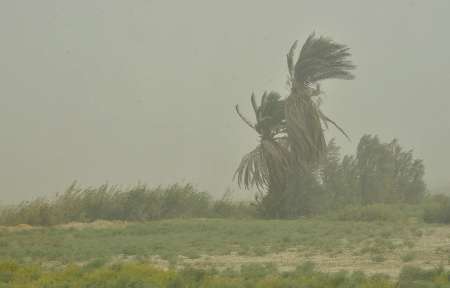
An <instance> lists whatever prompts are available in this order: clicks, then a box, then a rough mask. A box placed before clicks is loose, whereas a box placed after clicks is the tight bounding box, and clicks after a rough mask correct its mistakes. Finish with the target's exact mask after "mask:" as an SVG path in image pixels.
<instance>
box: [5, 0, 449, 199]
mask: <svg viewBox="0 0 450 288" xmlns="http://www.w3.org/2000/svg"><path fill="white" fill-rule="evenodd" d="M449 12H450V2H448V1H427V2H425V1H410V0H409V1H395V2H393V1H376V2H375V1H346V2H345V4H343V3H337V2H335V1H314V2H313V1H282V2H280V1H270V2H269V1H264V2H263V1H245V3H243V2H242V1H226V2H225V1H221V2H219V1H189V3H188V1H186V2H184V1H131V2H130V1H121V2H119V1H71V2H68V1H66V2H62V1H2V2H1V3H0V36H1V38H0V39H1V40H0V41H1V49H0V131H1V143H0V175H1V176H0V180H1V181H0V183H1V187H0V189H1V195H2V201H4V202H17V201H20V200H24V199H30V198H32V197H36V196H43V195H52V194H54V193H56V192H60V191H62V190H63V189H64V188H65V187H67V185H69V184H70V183H71V182H72V181H73V180H78V181H79V182H80V183H82V184H83V185H100V184H103V183H105V182H109V183H112V184H122V185H132V184H135V183H138V182H141V183H148V184H149V185H159V184H162V185H165V184H170V183H174V182H177V181H181V182H183V181H185V182H192V183H194V184H196V185H197V186H198V187H199V188H200V189H202V190H205V191H208V192H210V193H211V194H213V195H216V196H220V195H221V194H222V193H223V192H225V190H226V189H227V188H230V189H232V190H235V191H236V193H235V194H236V196H237V197H247V196H248V195H249V192H246V191H240V190H239V189H238V188H237V187H236V185H235V184H234V182H233V181H232V176H233V172H234V170H235V168H236V166H237V164H238V163H239V161H240V159H241V156H242V155H243V154H244V153H246V152H248V151H249V150H250V149H251V148H252V147H253V146H254V145H255V141H256V140H257V138H256V135H253V134H252V133H249V131H248V128H247V127H245V125H243V124H242V122H241V121H240V120H239V119H238V117H237V116H236V115H235V113H234V110H233V109H234V105H235V104H240V105H241V106H242V107H243V111H244V112H245V114H248V115H250V114H249V112H250V110H248V109H249V105H247V104H248V97H249V96H250V94H251V92H253V91H254V92H255V93H256V94H258V95H260V94H261V93H262V92H263V91H264V90H269V91H270V90H276V91H279V92H283V93H285V94H286V93H287V91H288V88H287V87H286V83H285V81H286V78H287V71H286V64H285V55H286V53H287V49H288V47H289V46H290V45H291V44H292V42H293V41H294V40H297V39H299V40H300V41H303V40H304V39H305V38H306V37H307V36H308V35H309V33H310V32H311V31H316V32H317V33H318V34H321V35H322V34H323V35H327V36H330V37H332V38H333V39H335V40H336V41H338V42H340V43H345V44H347V45H348V46H349V47H351V52H352V55H353V56H352V59H353V61H354V63H356V64H357V70H356V71H355V75H356V79H355V80H353V81H351V82H346V81H329V82H325V83H324V86H325V89H324V90H325V91H329V92H328V94H326V95H325V96H324V98H325V101H324V110H325V111H326V112H327V113H328V115H330V116H332V117H333V118H335V119H338V120H339V122H340V124H341V125H342V126H343V127H345V128H346V131H347V132H348V133H349V134H350V137H351V138H352V141H351V142H348V141H347V140H346V139H345V137H343V136H341V135H339V134H338V133H336V132H334V131H333V130H332V129H330V131H329V132H327V136H328V138H331V137H336V141H337V143H338V144H339V145H340V146H342V147H343V150H344V151H343V152H345V153H353V152H354V150H355V147H356V145H357V143H358V139H359V138H360V137H361V136H362V135H363V134H365V133H371V134H378V135H379V136H380V138H382V139H383V140H386V141H387V140H390V139H392V138H394V137H395V138H398V139H399V140H400V142H401V143H402V145H403V146H404V147H406V148H410V149H413V150H414V154H415V156H416V157H418V158H421V159H424V163H425V166H426V173H427V174H426V180H427V184H428V186H429V187H430V188H433V187H440V186H445V185H448V184H449V183H450V180H449V179H448V171H447V168H448V163H449V162H450V153H449V152H448V147H450V127H449V126H450V124H449V123H450V122H449V119H448V117H449V112H450V100H449V99H450V98H449V97H448V88H447V83H448V82H449V81H450V57H448V51H450V38H449V37H448V36H447V35H448V27H450V20H449V17H448V15H449Z"/></svg>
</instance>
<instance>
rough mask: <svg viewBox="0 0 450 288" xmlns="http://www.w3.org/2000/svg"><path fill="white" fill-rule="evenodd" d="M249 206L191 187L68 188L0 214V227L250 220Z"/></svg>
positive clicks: (5, 209) (10, 208)
mask: <svg viewBox="0 0 450 288" xmlns="http://www.w3.org/2000/svg"><path fill="white" fill-rule="evenodd" d="M254 210H255V209H254V207H252V206H251V205H250V204H249V203H235V202H232V201H231V200H230V198H229V197H228V196H227V195H225V197H223V198H222V199H220V200H213V199H212V198H211V197H210V196H209V195H208V194H207V193H205V192H200V191H197V190H196V189H195V188H194V187H193V186H192V185H189V184H187V185H178V184H175V185H172V186H170V187H166V188H163V187H157V188H153V189H150V188H148V187H146V186H144V185H138V186H135V187H131V188H129V189H126V190H122V189H120V188H119V187H116V186H108V185H102V186H100V187H97V188H86V189H82V188H79V187H78V186H77V185H76V183H74V184H72V185H71V186H70V187H69V188H68V189H67V190H66V191H65V192H64V193H62V194H59V195H56V197H55V198H54V199H52V200H49V199H46V198H38V199H35V200H32V201H26V202H23V203H21V204H20V205H17V206H11V207H8V208H4V209H2V210H0V225H17V224H29V225H38V226H49V225H56V224H61V223H68V222H92V221H95V220H99V219H102V220H124V221H145V220H157V219H168V218H189V217H190V218H192V217H232V218H233V217H234V218H245V217H252V216H253V215H254V214H255V212H254Z"/></svg>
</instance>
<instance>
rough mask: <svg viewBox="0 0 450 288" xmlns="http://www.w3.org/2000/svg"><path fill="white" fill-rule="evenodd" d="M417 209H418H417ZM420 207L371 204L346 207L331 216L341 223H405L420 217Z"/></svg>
mask: <svg viewBox="0 0 450 288" xmlns="http://www.w3.org/2000/svg"><path fill="white" fill-rule="evenodd" d="M418 208H419V209H418ZM420 212H421V211H420V207H418V206H411V205H389V204H372V205H366V206H347V207H345V208H343V209H340V210H338V211H337V212H335V213H332V214H331V217H332V218H334V219H336V220H342V221H367V222H371V221H389V222H396V221H405V220H407V219H408V218H411V217H421V215H420Z"/></svg>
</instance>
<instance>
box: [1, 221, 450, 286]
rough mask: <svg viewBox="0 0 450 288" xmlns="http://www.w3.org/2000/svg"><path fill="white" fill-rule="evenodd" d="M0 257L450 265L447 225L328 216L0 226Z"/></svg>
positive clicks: (174, 263)
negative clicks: (336, 219) (339, 219)
mask: <svg viewBox="0 0 450 288" xmlns="http://www.w3.org/2000/svg"><path fill="white" fill-rule="evenodd" d="M0 259H2V260H3V261H7V260H13V261H16V262H18V263H22V264H26V263H41V265H42V266H43V267H47V268H48V269H52V268H55V267H64V266H67V265H69V264H74V263H76V264H87V263H91V262H92V261H97V262H101V263H109V264H111V263H118V262H130V261H132V262H134V261H140V262H146V263H150V264H152V265H153V266H156V267H159V268H161V269H163V270H167V269H175V270H181V269H183V268H198V269H210V268H215V270H218V271H227V270H239V268H240V267H241V266H242V265H248V264H270V265H272V266H274V268H275V269H276V270H278V271H280V272H286V271H293V270H295V269H296V267H298V266H301V265H304V264H308V263H311V264H314V266H315V267H316V269H317V270H319V271H322V272H338V271H341V270H345V271H362V272H365V273H366V274H377V273H383V274H386V275H389V276H391V277H394V278H395V277H397V276H398V275H399V272H400V270H401V269H402V267H404V266H416V267H420V268H427V269H432V268H436V267H438V266H442V267H443V268H446V269H448V268H450V226H448V225H447V226H445V225H431V224H423V223H414V222H412V221H411V223H400V222H399V223H392V222H351V221H332V220H326V219H301V220H250V219H249V220H233V219H186V220H182V219H177V220H160V221H154V222H144V223H127V222H107V221H96V222H93V223H84V224H83V223H69V224H64V225H59V226H55V227H50V228H41V227H31V226H28V225H18V226H14V227H3V228H1V229H0Z"/></svg>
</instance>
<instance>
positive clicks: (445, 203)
mask: <svg viewBox="0 0 450 288" xmlns="http://www.w3.org/2000/svg"><path fill="white" fill-rule="evenodd" d="M424 220H425V222H429V223H445V224H450V196H448V195H434V196H431V197H429V199H427V201H425V212H424Z"/></svg>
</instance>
